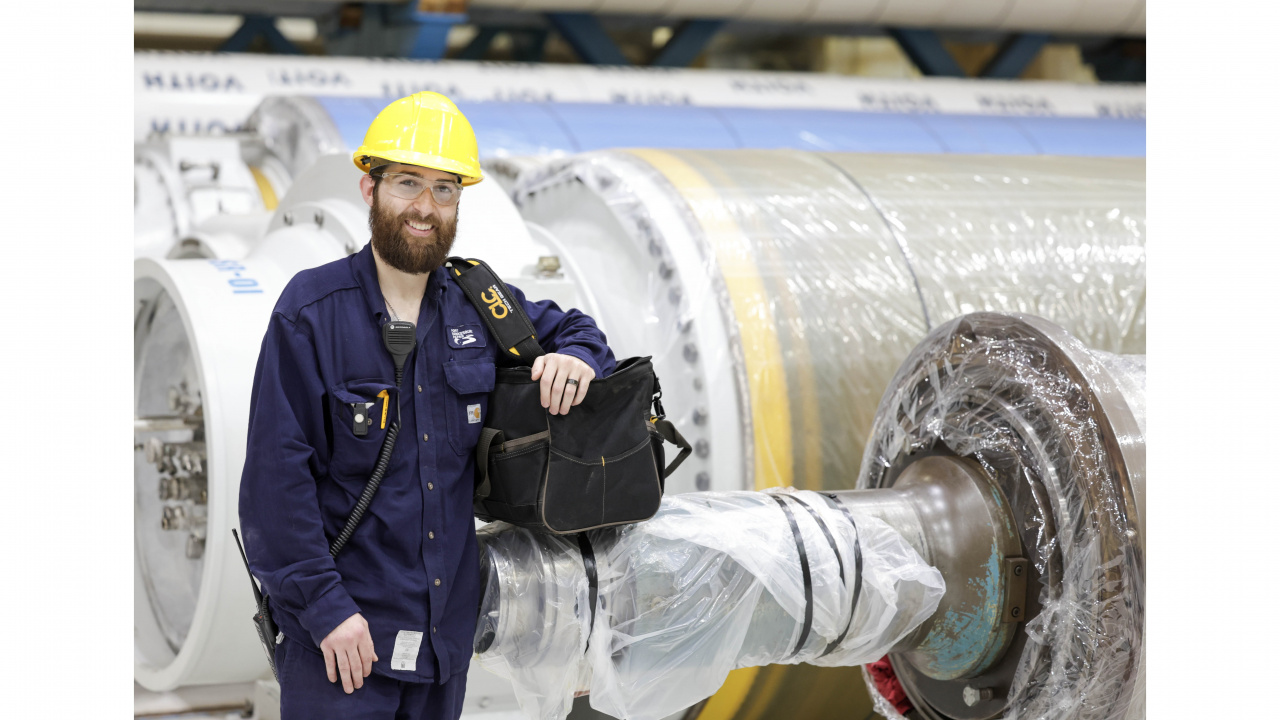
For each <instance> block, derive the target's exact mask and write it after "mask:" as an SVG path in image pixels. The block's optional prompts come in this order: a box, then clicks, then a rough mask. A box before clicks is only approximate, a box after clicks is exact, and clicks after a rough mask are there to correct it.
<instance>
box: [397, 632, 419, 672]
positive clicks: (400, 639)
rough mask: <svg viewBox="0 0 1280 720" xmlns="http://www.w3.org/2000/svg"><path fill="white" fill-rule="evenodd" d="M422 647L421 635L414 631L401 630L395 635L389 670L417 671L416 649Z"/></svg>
mask: <svg viewBox="0 0 1280 720" xmlns="http://www.w3.org/2000/svg"><path fill="white" fill-rule="evenodd" d="M420 647H422V633H420V632H416V631H414V630H401V631H400V632H398V633H396V646H395V649H393V650H392V651H391V669H392V670H409V671H416V670H417V669H418V648H420Z"/></svg>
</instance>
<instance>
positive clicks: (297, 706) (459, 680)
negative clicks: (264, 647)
mask: <svg viewBox="0 0 1280 720" xmlns="http://www.w3.org/2000/svg"><path fill="white" fill-rule="evenodd" d="M276 668H277V671H278V672H279V673H280V718H281V720H328V719H329V718H332V719H333V720H458V716H459V715H461V714H462V697H463V695H465V694H466V690H467V673H466V671H465V670H464V671H463V672H461V673H458V674H457V675H454V676H453V677H451V678H449V681H448V682H446V683H412V682H403V681H400V680H395V679H392V678H389V677H383V676H382V675H378V674H376V673H374V674H370V675H369V677H367V678H365V679H364V687H361V688H359V689H357V690H356V691H355V692H353V693H351V694H350V695H348V694H346V693H345V692H343V690H342V679H341V678H339V679H338V682H335V683H331V682H329V676H328V675H327V674H326V673H325V669H324V657H323V656H322V655H320V654H319V653H317V652H313V651H312V650H311V649H309V648H306V647H303V646H302V645H301V644H300V643H297V642H295V641H293V640H290V639H289V638H287V637H286V638H285V639H284V642H282V643H280V644H279V645H276Z"/></svg>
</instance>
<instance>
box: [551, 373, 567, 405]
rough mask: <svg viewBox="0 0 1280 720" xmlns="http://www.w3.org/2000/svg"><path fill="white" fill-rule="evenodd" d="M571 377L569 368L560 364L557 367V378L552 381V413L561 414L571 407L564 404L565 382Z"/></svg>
mask: <svg viewBox="0 0 1280 720" xmlns="http://www.w3.org/2000/svg"><path fill="white" fill-rule="evenodd" d="M568 379H569V368H567V367H565V366H564V365H560V366H559V367H557V368H556V376H555V379H554V380H552V381H551V414H552V415H559V414H560V413H563V412H565V411H567V410H568V409H569V408H568V406H567V405H565V404H564V384H565V381H566V380H568Z"/></svg>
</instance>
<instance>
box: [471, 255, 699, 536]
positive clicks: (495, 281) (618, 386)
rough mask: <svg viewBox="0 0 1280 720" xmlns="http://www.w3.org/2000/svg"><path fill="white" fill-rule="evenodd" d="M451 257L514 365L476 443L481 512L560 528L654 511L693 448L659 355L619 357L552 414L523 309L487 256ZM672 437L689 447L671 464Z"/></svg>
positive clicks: (501, 378) (492, 399)
mask: <svg viewBox="0 0 1280 720" xmlns="http://www.w3.org/2000/svg"><path fill="white" fill-rule="evenodd" d="M446 267H447V268H449V276H450V277H451V278H453V279H454V280H455V281H456V282H457V283H458V285H459V286H461V288H462V290H463V292H465V293H466V295H467V297H468V298H469V299H470V300H471V302H472V303H473V304H474V305H475V306H476V309H477V311H479V313H480V317H481V318H483V319H484V322H485V325H486V326H487V328H488V329H489V332H490V334H491V335H492V336H493V337H494V338H495V339H496V340H497V341H498V343H499V347H501V348H502V349H503V353H504V356H505V357H506V359H507V361H508V363H509V364H513V365H515V366H514V367H500V368H498V371H497V377H496V379H495V384H494V389H493V392H492V393H491V394H490V395H489V417H488V418H486V420H485V426H484V428H483V429H482V430H481V431H480V442H479V444H478V445H477V446H476V489H475V502H474V510H475V514H476V516H477V517H479V518H481V519H482V520H504V521H506V522H509V523H512V524H513V525H519V526H521V527H526V528H530V529H533V530H540V531H543V532H551V533H556V534H566V533H575V532H581V531H583V530H591V529H595V528H602V527H610V526H613V525H626V524H629V523H635V522H640V521H642V520H648V519H649V518H651V517H653V516H654V514H655V513H657V512H658V506H659V505H660V503H661V502H662V493H663V490H664V489H665V487H666V479H667V477H669V476H670V475H671V473H673V472H675V470H676V468H678V467H679V466H680V464H681V463H682V462H684V460H685V458H687V457H688V456H689V453H690V452H691V450H692V448H691V447H690V446H689V443H688V442H686V441H685V439H684V438H683V437H682V436H681V435H680V433H679V432H678V431H677V430H676V428H675V426H674V425H673V424H671V422H670V421H668V420H667V419H666V417H665V413H664V412H663V409H662V388H661V385H660V384H659V382H658V378H657V376H656V375H655V374H654V372H653V363H651V362H650V359H649V358H648V357H633V358H627V359H626V360H623V361H621V362H619V363H618V364H617V367H616V369H615V370H614V371H613V373H612V374H611V375H609V376H608V377H605V378H596V379H594V380H592V381H591V385H590V388H589V390H588V392H587V395H586V397H585V398H584V399H583V401H582V403H581V404H580V405H577V406H575V407H574V408H573V409H572V410H571V411H570V412H568V413H567V414H564V415H552V414H550V413H549V412H548V411H547V409H546V408H544V407H542V402H541V395H540V391H539V382H538V381H535V380H533V379H532V368H531V367H530V366H531V365H532V364H533V361H534V359H535V358H537V357H538V356H539V355H543V354H545V353H544V351H543V350H542V347H541V346H540V345H539V344H538V341H537V338H536V337H535V335H534V329H533V325H532V323H530V322H529V318H528V316H527V315H525V312H524V309H523V308H522V307H520V304H519V303H518V302H513V301H510V300H509V298H511V293H510V291H509V290H508V289H507V287H506V285H505V284H503V282H502V280H500V279H499V278H498V277H497V275H495V274H494V272H493V270H491V269H490V268H489V266H488V265H486V264H485V263H483V262H481V261H478V260H464V259H462V258H456V257H455V258H449V260H448V261H447V262H446ZM516 363H518V364H516ZM664 442H670V443H672V444H673V445H676V446H677V447H679V448H680V454H679V455H678V456H677V457H676V459H675V460H673V461H672V462H671V464H670V465H667V464H666V451H665V447H664V444H663V443H664Z"/></svg>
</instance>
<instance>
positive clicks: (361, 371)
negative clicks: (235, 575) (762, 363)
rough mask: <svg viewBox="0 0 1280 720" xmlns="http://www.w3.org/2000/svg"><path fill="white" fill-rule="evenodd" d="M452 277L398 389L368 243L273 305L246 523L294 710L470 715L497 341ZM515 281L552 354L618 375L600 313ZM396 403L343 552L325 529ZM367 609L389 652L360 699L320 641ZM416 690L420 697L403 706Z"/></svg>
mask: <svg viewBox="0 0 1280 720" xmlns="http://www.w3.org/2000/svg"><path fill="white" fill-rule="evenodd" d="M445 273H446V270H445V269H444V268H438V269H436V270H435V271H434V272H433V273H432V274H431V276H430V278H429V279H428V282H427V288H426V294H425V295H424V297H423V300H422V307H421V310H420V313H419V316H418V322H417V347H416V349H415V351H414V353H413V354H412V355H410V356H409V358H408V360H407V361H406V363H405V369H404V382H403V383H402V385H401V387H399V388H397V387H395V365H394V363H393V361H392V359H391V355H390V354H389V353H388V352H387V350H386V348H385V347H384V346H383V342H382V334H381V326H382V324H383V323H385V322H387V320H388V319H389V318H388V316H387V313H386V310H385V308H386V305H385V302H384V299H383V295H382V292H381V290H380V289H379V286H378V279H377V273H376V270H375V266H374V260H373V252H372V248H371V246H369V245H366V246H365V247H364V249H362V250H361V251H360V252H358V253H356V254H355V255H352V256H350V257H347V258H344V259H342V260H338V261H336V262H332V263H329V264H327V265H323V266H321V267H318V268H313V269H310V270H304V271H302V272H300V273H298V274H297V275H296V276H294V278H293V279H292V280H291V281H290V282H289V284H288V286H287V287H286V288H285V290H284V292H283V294H282V295H281V296H280V300H279V301H278V302H277V303H276V307H275V310H274V312H273V313H272V315H271V321H270V324H269V325H268V327H267V333H266V337H265V338H264V339H263V341H262V350H261V353H260V354H259V356H258V366H257V371H256V373H255V375H254V381H253V397H252V400H251V405H250V410H249V436H248V446H247V448H246V453H245V465H244V473H243V475H242V477H241V481H240V524H241V530H242V533H243V536H244V543H245V547H246V550H247V553H248V556H249V560H250V564H251V567H252V569H253V572H254V575H256V576H257V577H258V579H259V580H260V581H261V582H262V584H263V585H264V586H265V589H266V591H267V592H269V593H270V595H271V609H272V613H273V615H274V618H275V620H276V623H277V624H278V625H279V627H280V629H281V630H282V631H283V632H284V635H285V638H286V640H285V641H284V643H283V644H281V645H279V646H277V659H278V660H279V661H281V662H282V667H281V668H280V673H281V678H280V680H281V691H282V711H283V713H284V716H285V718H286V720H288V718H290V717H291V716H292V717H322V716H334V717H338V716H341V717H357V716H360V717H364V716H366V713H365V712H363V710H365V709H369V710H375V712H373V714H369V715H367V716H369V717H391V716H392V714H393V713H394V714H395V716H396V717H411V718H412V717H426V716H427V715H426V714H425V713H431V715H430V716H431V717H432V718H433V720H434V718H435V717H436V716H439V717H446V718H456V717H457V715H458V714H459V713H460V712H461V704H462V695H463V692H462V691H463V689H464V686H465V683H466V672H467V668H468V664H469V661H470V658H471V655H472V636H473V634H474V632H475V621H476V611H477V607H478V606H479V601H480V597H479V596H480V587H479V568H478V555H477V545H476V536H475V526H474V523H473V521H472V512H471V502H472V501H471V497H472V490H473V484H474V479H473V478H474V467H475V461H474V459H473V457H472V455H473V453H474V450H475V446H476V443H477V442H478V440H479V437H480V429H481V427H482V426H483V424H484V419H485V418H486V417H487V413H488V393H489V391H491V390H492V389H493V385H494V371H495V364H494V363H495V359H496V358H497V356H498V352H499V348H497V347H495V342H494V340H493V339H492V338H490V337H488V334H487V332H486V330H485V328H484V325H483V323H482V322H481V320H480V316H479V315H478V314H477V312H476V309H475V308H474V307H473V306H472V305H471V303H470V302H469V301H468V300H467V298H466V296H465V295H464V294H463V292H462V290H461V288H459V287H458V285H457V284H456V283H454V282H452V281H450V280H449V279H448V276H447V275H446V274H445ZM511 292H512V294H513V295H514V296H515V298H516V300H517V301H518V302H520V303H521V304H522V305H523V306H524V308H525V310H526V312H527V313H528V314H529V319H530V320H531V321H532V322H533V326H534V328H535V330H536V331H537V337H538V342H539V343H540V344H541V345H542V346H543V348H544V349H545V350H546V351H547V352H558V353H564V354H566V355H573V356H574V357H577V358H580V359H581V360H583V361H584V362H586V363H587V364H588V365H590V366H591V368H592V369H593V370H595V373H596V377H605V376H607V375H608V374H609V373H610V372H612V371H613V368H614V357H613V353H612V351H611V350H610V349H609V347H608V345H606V343H605V337H604V334H603V333H602V332H600V330H599V328H597V327H596V325H595V323H594V322H593V321H592V319H591V318H590V317H588V316H586V315H584V314H582V313H581V312H579V311H577V310H572V309H571V310H568V311H563V310H561V309H560V308H559V307H557V306H556V304H555V303H553V302H551V301H542V302H529V301H528V300H526V299H525V297H524V293H522V292H521V291H520V290H518V289H517V288H515V287H511ZM388 401H389V402H388ZM397 407H399V418H400V420H401V429H400V434H399V436H398V438H397V441H396V446H395V451H394V453H393V454H392V457H391V463H390V466H389V468H388V470H387V473H386V476H385V478H384V480H383V481H382V484H381V486H380V487H379V489H378V492H377V495H376V496H375V497H374V500H373V503H372V505H371V506H370V507H369V510H368V512H366V513H365V517H364V520H363V521H362V522H361V524H360V526H359V528H358V529H357V530H356V532H355V535H354V536H353V537H352V539H351V540H350V542H348V543H347V545H346V547H345V548H343V550H342V552H340V553H339V555H338V557H337V558H336V559H335V558H332V557H330V555H329V550H328V548H329V542H330V540H331V539H332V538H334V537H336V536H337V534H338V533H339V532H340V530H341V528H342V525H343V523H344V522H345V520H346V518H347V516H348V514H350V512H351V509H352V507H354V506H355V502H356V499H357V498H358V497H359V496H360V493H361V492H362V491H363V489H364V486H365V481H366V480H367V479H368V478H369V475H370V474H371V473H372V471H373V467H374V463H375V461H376V458H377V455H378V451H379V448H380V447H381V446H382V439H383V437H384V435H385V434H386V429H385V428H386V427H389V426H390V425H391V422H392V421H393V420H395V419H396V417H397ZM356 413H369V414H371V415H372V417H373V424H372V425H371V426H369V427H368V432H367V435H364V436H360V435H357V434H356V432H355V429H354V425H355V421H354V417H355V414H356ZM384 415H385V418H386V421H385V426H384V424H383V417H384ZM355 613H361V614H362V615H363V616H364V618H365V620H366V621H368V623H369V630H370V633H371V634H372V636H373V643H374V650H375V652H376V654H377V656H378V662H376V663H374V666H373V675H372V676H370V677H369V678H367V679H366V680H365V685H364V687H363V688H361V689H358V690H356V691H355V692H354V693H353V694H352V695H350V696H347V695H346V694H345V693H344V692H343V691H342V687H341V681H339V682H338V683H330V682H329V680H328V678H327V677H326V675H325V672H324V664H323V659H322V657H321V655H320V651H319V645H320V642H321V641H323V640H324V639H325V637H327V636H328V634H329V633H330V632H331V631H332V630H333V629H334V628H336V627H337V626H338V625H339V624H341V623H342V622H343V621H344V620H346V619H347V618H349V617H351V616H352V615H354V614H355ZM401 631H410V632H420V633H422V639H421V646H420V648H419V649H418V652H417V657H416V660H414V661H412V662H408V663H407V665H409V666H412V669H393V667H392V664H391V661H392V650H393V646H394V645H395V643H396V639H397V635H398V634H399V633H401ZM410 660H412V658H410ZM397 666H398V667H405V666H406V662H404V661H403V660H402V661H401V662H400V663H398V664H397ZM384 678H385V679H387V680H384ZM440 686H443V687H440ZM432 693H434V696H432ZM410 694H412V695H413V697H412V698H410ZM415 703H416V704H417V706H418V707H419V708H421V709H420V710H413V709H412V708H410V707H407V706H408V705H413V704H415ZM375 705H376V706H377V708H374V707H373V706H375ZM388 708H389V709H390V710H388ZM396 708H399V711H398V712H397V711H396V710H395V709H396ZM357 710H361V712H357Z"/></svg>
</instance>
